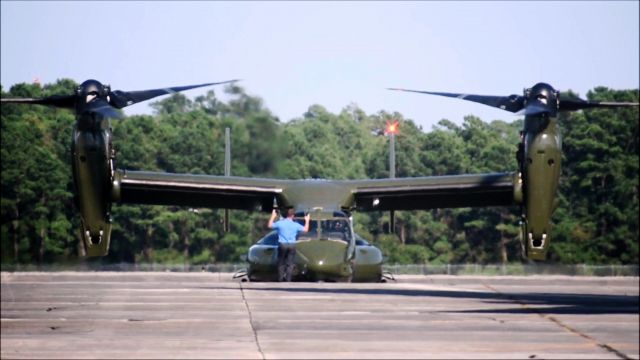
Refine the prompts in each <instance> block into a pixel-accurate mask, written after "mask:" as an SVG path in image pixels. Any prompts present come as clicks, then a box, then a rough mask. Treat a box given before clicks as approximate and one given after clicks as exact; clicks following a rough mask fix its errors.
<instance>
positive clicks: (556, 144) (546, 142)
mask: <svg viewBox="0 0 640 360" xmlns="http://www.w3.org/2000/svg"><path fill="white" fill-rule="evenodd" d="M523 141H524V154H523V156H522V157H521V159H519V160H520V161H521V164H520V168H521V171H522V174H521V176H522V180H523V190H524V194H523V195H524V196H523V203H524V204H523V210H524V211H523V221H522V224H521V231H522V234H521V236H522V237H521V240H522V246H523V251H524V255H525V256H526V257H528V258H529V259H533V260H544V259H545V258H546V253H547V250H548V249H549V242H550V240H551V237H550V233H551V216H552V215H553V211H554V210H555V208H556V191H557V188H558V182H559V179H560V168H561V160H562V152H561V149H562V141H561V137H560V133H559V131H558V128H557V122H556V118H554V117H549V116H536V117H526V118H525V130H524V139H523Z"/></svg>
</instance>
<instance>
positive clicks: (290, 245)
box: [269, 208, 311, 281]
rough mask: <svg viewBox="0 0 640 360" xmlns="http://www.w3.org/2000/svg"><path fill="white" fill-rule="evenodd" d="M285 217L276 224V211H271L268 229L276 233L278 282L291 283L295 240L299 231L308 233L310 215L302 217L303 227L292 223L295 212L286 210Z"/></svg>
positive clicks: (290, 209) (289, 209)
mask: <svg viewBox="0 0 640 360" xmlns="http://www.w3.org/2000/svg"><path fill="white" fill-rule="evenodd" d="M286 215H287V216H286V217H285V218H283V219H280V220H278V221H276V222H274V220H275V219H276V217H277V216H278V211H277V210H276V209H273V212H271V219H269V228H270V229H274V230H276V231H278V281H291V276H292V275H293V260H294V259H295V257H296V238H297V237H298V233H299V232H301V231H304V232H307V231H309V221H310V220H311V215H309V214H307V215H305V217H304V226H302V225H300V224H298V223H297V222H295V221H293V217H294V215H295V210H294V209H293V208H288V209H287V212H286Z"/></svg>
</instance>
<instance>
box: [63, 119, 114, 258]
mask: <svg viewBox="0 0 640 360" xmlns="http://www.w3.org/2000/svg"><path fill="white" fill-rule="evenodd" d="M82 125H85V124H82ZM111 136H112V135H111V129H110V124H109V121H108V120H106V119H105V120H101V121H94V122H92V124H91V126H87V128H83V126H81V125H77V126H76V128H75V129H74V132H73V143H72V149H71V151H72V171H73V180H74V183H75V190H76V194H75V200H76V206H77V207H78V210H79V211H80V217H81V222H82V229H81V231H82V234H81V236H82V239H83V241H84V244H85V248H86V250H87V255H88V256H104V255H107V253H108V251H109V242H110V240H111V186H112V185H111V182H112V178H113V160H114V159H113V158H114V153H113V148H112V145H111Z"/></svg>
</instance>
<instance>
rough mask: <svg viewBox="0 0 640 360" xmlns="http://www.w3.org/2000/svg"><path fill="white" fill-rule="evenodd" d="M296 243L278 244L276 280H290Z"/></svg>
mask: <svg viewBox="0 0 640 360" xmlns="http://www.w3.org/2000/svg"><path fill="white" fill-rule="evenodd" d="M295 257H296V244H293V243H292V244H283V243H279V244H278V281H291V276H292V275H293V259H295Z"/></svg>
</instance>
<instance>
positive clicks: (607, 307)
mask: <svg viewBox="0 0 640 360" xmlns="http://www.w3.org/2000/svg"><path fill="white" fill-rule="evenodd" d="M294 284H295V283H294ZM243 290H244V291H281V292H292V293H320V294H336V295H377V296H385V295H386V296H413V297H424V298H425V299H426V298H429V297H438V298H452V299H462V298H468V299H480V300H482V301H483V302H484V303H485V304H487V303H488V304H492V303H493V304H496V305H502V306H504V305H505V304H513V305H514V307H512V308H503V307H500V308H495V309H477V310H476V309H468V310H455V311H442V312H447V313H451V312H455V313H505V314H506V313H509V314H528V313H532V312H542V313H545V314H638V313H639V312H640V310H639V302H638V296H637V295H603V294H573V293H505V292H502V293H498V292H493V291H455V290H418V289H415V290H412V289H379V288H378V289H374V288H352V289H348V288H332V287H327V288H306V287H305V288H301V287H295V285H293V286H292V287H264V288H253V287H243ZM525 304H526V307H525V306H523V305H525ZM516 306H517V307H516Z"/></svg>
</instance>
